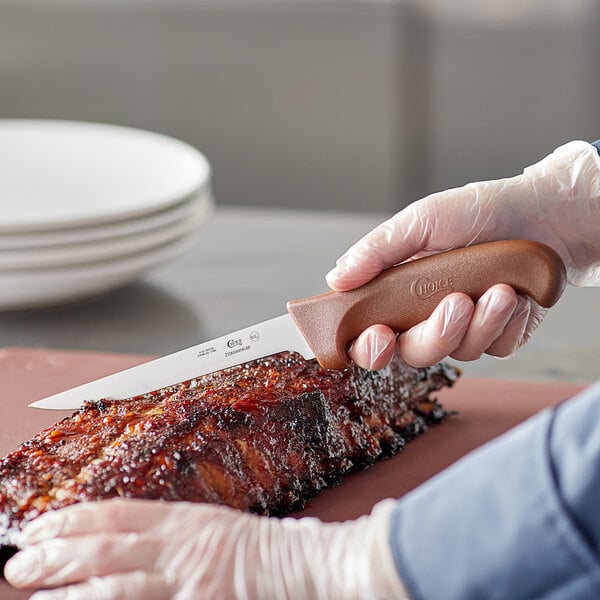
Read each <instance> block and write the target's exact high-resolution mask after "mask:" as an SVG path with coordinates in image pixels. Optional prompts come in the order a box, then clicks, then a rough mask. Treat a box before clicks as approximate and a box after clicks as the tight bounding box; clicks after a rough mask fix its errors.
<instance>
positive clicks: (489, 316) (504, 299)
mask: <svg viewBox="0 0 600 600" xmlns="http://www.w3.org/2000/svg"><path fill="white" fill-rule="evenodd" d="M523 300H525V299H524V298H523ZM523 304H525V305H527V306H528V304H527V302H526V301H525V302H521V303H519V301H518V299H517V294H516V293H515V291H514V290H513V289H512V288H511V287H509V286H508V285H496V286H494V287H492V288H490V289H489V290H488V291H487V292H485V294H483V296H481V298H480V299H479V300H478V302H477V304H476V305H475V310H474V311H473V315H472V317H471V322H470V323H469V327H468V328H467V330H466V332H465V335H464V337H463V338H462V340H461V342H460V346H459V347H458V348H457V349H456V350H454V351H453V352H451V353H450V355H451V356H452V358H455V359H457V360H464V361H466V360H476V359H478V358H479V357H480V356H481V355H482V354H483V353H484V352H487V353H488V354H491V353H492V351H493V350H494V347H495V351H496V352H498V354H496V356H507V355H508V354H510V353H511V352H513V351H514V349H515V346H516V344H517V342H518V340H520V339H521V336H522V334H523V329H524V327H525V323H526V322H527V321H526V320H525V321H524V322H523V323H522V327H521V321H522V318H523V317H522V313H523V310H522V306H523ZM527 312H528V310H527ZM526 317H527V315H525V319H526Z"/></svg>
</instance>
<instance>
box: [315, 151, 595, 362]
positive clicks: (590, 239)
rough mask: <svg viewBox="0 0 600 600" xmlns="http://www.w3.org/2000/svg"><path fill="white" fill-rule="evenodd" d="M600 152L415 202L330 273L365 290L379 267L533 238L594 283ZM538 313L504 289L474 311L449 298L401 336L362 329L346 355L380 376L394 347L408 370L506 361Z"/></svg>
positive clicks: (551, 160)
mask: <svg viewBox="0 0 600 600" xmlns="http://www.w3.org/2000/svg"><path fill="white" fill-rule="evenodd" d="M598 145H600V144H597V146H594V145H592V144H589V143H587V142H581V141H576V142H570V143H568V144H566V145H564V146H561V147H560V148H558V149H557V150H555V151H554V152H553V153H552V154H550V155H549V156H547V157H546V158H544V159H543V160H542V161H540V162H538V163H537V164H534V165H532V166H531V167H528V168H526V169H525V170H524V172H523V173H522V174H521V175H518V176H516V177H511V178H508V179H500V180H496V181H484V182H478V183H470V184H468V185H466V186H464V187H462V188H456V189H452V190H447V191H444V192H440V193H438V194H433V195H431V196H428V197H427V198H424V199H423V200H419V201H417V202H414V203H413V204H411V205H409V206H408V207H406V208H405V209H404V210H402V211H400V212H399V213H397V214H396V215H394V216H393V217H391V218H390V219H388V220H387V221H385V222H384V223H382V224H381V225H379V226H378V227H376V228H375V229H374V230H373V231H371V232H370V233H368V234H367V235H366V236H365V237H363V238H362V239H361V240H360V241H358V242H357V243H356V244H355V245H354V246H352V247H351V248H350V249H349V250H348V251H347V252H346V253H345V254H344V256H343V257H342V258H340V259H339V260H338V264H337V266H336V268H334V269H333V270H332V271H331V272H330V273H329V274H328V276H327V281H328V283H329V285H330V286H331V287H332V288H333V289H335V290H339V291H344V290H349V289H353V288H355V287H358V286H360V285H362V284H363V283H366V282H367V281H369V280H370V279H371V278H373V277H374V276H375V275H377V274H378V273H379V272H380V271H382V270H383V269H386V268H388V267H390V266H392V265H394V264H397V263H400V262H403V261H406V260H411V259H413V258H416V257H419V256H423V255H427V254H433V253H436V252H441V251H443V250H448V249H451V248H456V247H460V246H468V245H471V244H476V243H481V242H486V241H492V240H498V239H533V240H538V241H541V242H545V243H546V244H548V245H550V246H551V247H552V248H554V249H555V250H556V251H557V252H558V253H559V254H560V256H561V257H562V258H563V260H564V261H565V264H566V267H567V275H568V280H569V282H570V283H572V284H573V285H599V284H600V267H599V266H598V265H599V263H600V238H599V236H598V231H599V230H600V155H599V154H598V152H597V147H598ZM544 314H545V311H544V310H542V309H541V308H540V307H539V306H537V305H536V304H535V303H534V302H533V301H531V300H529V299H528V298H525V297H518V296H517V295H516V294H515V292H514V291H513V290H512V289H511V288H509V287H508V286H505V285H499V286H494V287H493V288H491V289H490V290H488V292H487V293H486V294H484V295H483V296H482V298H481V299H480V300H479V301H478V302H477V303H476V304H474V303H473V302H472V301H471V299H470V298H469V297H468V296H466V295H464V294H450V295H449V296H447V297H446V298H445V299H444V300H442V302H441V303H440V305H439V307H438V309H437V310H436V311H435V312H434V313H433V315H432V316H431V317H430V318H429V319H428V320H427V321H424V322H423V323H420V324H419V325H417V326H415V327H413V328H412V329H410V330H409V331H407V332H405V333H403V334H402V335H401V336H400V337H399V338H398V340H397V344H396V336H395V332H393V331H392V330H390V329H389V328H387V327H385V326H383V325H377V326H375V327H371V328H369V329H367V330H366V331H365V332H363V334H361V335H360V336H359V337H358V338H357V340H355V342H354V344H353V346H352V348H351V350H350V352H349V354H350V356H351V358H352V359H353V360H354V361H355V362H356V363H357V364H358V365H360V366H361V367H364V368H367V369H379V368H381V367H383V366H385V365H386V364H387V363H388V362H389V361H390V360H391V357H392V355H393V352H394V349H395V346H397V348H398V350H399V351H400V354H401V355H402V357H403V358H404V359H405V360H406V361H407V362H409V363H410V364H412V365H414V366H427V365H430V364H433V363H435V362H437V361H439V360H441V359H443V358H445V357H446V356H448V355H449V356H452V357H453V358H456V359H458V360H475V359H477V358H479V357H480V356H481V355H482V354H483V353H484V352H485V353H488V354H491V355H494V356H499V357H506V356H510V355H511V354H513V353H514V352H515V351H516V349H517V348H518V347H519V345H521V344H523V343H524V342H525V341H526V340H527V339H528V337H529V336H530V335H531V333H532V331H533V329H534V328H535V326H536V325H537V324H539V322H540V321H541V320H542V318H543V316H544Z"/></svg>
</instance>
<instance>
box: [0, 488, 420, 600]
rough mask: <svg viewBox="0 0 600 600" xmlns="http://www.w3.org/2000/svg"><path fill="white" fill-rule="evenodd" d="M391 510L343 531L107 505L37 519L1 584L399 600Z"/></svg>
mask: <svg viewBox="0 0 600 600" xmlns="http://www.w3.org/2000/svg"><path fill="white" fill-rule="evenodd" d="M394 505H395V502H394V501H393V500H387V501H384V502H380V503H379V504H378V505H377V506H376V507H375V508H374V509H373V512H372V513H371V515H369V516H368V517H362V518H360V519H358V520H356V521H348V522H345V523H322V522H321V521H319V520H318V519H314V518H303V519H299V520H297V519H293V518H287V519H275V518H268V517H259V516H256V515H250V514H247V513H240V512H238V511H235V510H233V509H230V508H225V507H222V506H215V505H209V504H192V503H187V502H159V501H144V500H121V499H117V500H108V501H103V502H97V503H84V504H78V505H75V506H72V507H69V508H65V509H62V510H58V511H53V512H49V513H46V514H44V515H42V516H41V517H38V518H37V519H36V520H35V521H33V522H32V523H31V524H30V525H28V526H27V527H26V528H25V529H24V533H23V536H22V546H23V547H24V548H25V549H24V550H22V551H21V552H19V553H17V554H16V555H15V556H14V557H13V558H11V559H10V560H9V561H8V563H7V564H6V567H5V577H6V578H7V579H8V581H9V582H10V583H11V584H12V585H14V586H16V587H20V588H38V587H51V588H57V589H54V590H49V591H42V592H38V593H36V594H34V595H33V596H32V599H35V600H42V599H43V600H58V599H59V598H60V599H68V600H79V599H81V600H95V599H102V600H108V599H119V600H125V599H131V600H139V599H140V598H144V600H159V599H167V598H174V599H177V600H183V599H186V600H187V599H190V600H192V599H197V598H203V599H211V598H227V599H229V598H245V599H253V598H255V599H260V600H268V599H269V598H277V599H278V600H280V599H293V600H299V599H302V598H307V599H308V598H311V599H312V598H315V599H354V598H365V599H366V598H369V599H376V598H382V599H386V598H390V599H391V598H397V599H399V600H402V599H403V598H408V596H407V594H406V592H405V590H404V588H403V585H402V583H401V581H400V579H399V577H398V575H397V573H396V569H395V566H394V562H393V559H392V556H391V552H390V548H389V519H390V513H391V510H392V508H393V507H394Z"/></svg>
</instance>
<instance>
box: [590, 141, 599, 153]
mask: <svg viewBox="0 0 600 600" xmlns="http://www.w3.org/2000/svg"><path fill="white" fill-rule="evenodd" d="M592 146H596V150H598V154H600V140H596V141H595V142H592Z"/></svg>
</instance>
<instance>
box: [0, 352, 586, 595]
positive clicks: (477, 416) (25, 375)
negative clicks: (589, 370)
mask: <svg viewBox="0 0 600 600" xmlns="http://www.w3.org/2000/svg"><path fill="white" fill-rule="evenodd" d="M148 358H149V357H147V356H141V355H124V354H106V353H92V352H69V351H64V350H46V349H33V348H7V349H3V350H0V382H1V384H2V396H3V397H2V400H1V402H0V455H4V454H7V453H8V452H10V451H11V450H13V449H14V448H15V447H16V446H17V445H18V444H19V443H20V442H22V441H24V440H26V439H28V438H29V437H31V436H32V435H34V434H35V433H37V432H38V431H40V430H41V429H43V428H44V427H47V426H49V425H51V424H52V423H55V422H56V421H59V420H60V419H62V418H63V417H64V416H66V415H69V414H71V411H67V412H55V411H42V410H35V409H30V408H27V405H28V404H29V403H30V402H32V401H34V400H37V399H39V398H42V397H44V396H48V395H50V394H52V393H54V392H58V391H60V390H63V389H65V388H67V387H72V386H74V385H78V384H81V383H85V382H86V381H90V380H92V379H96V378H98V377H102V376H104V375H108V374H109V373H112V372H114V371H117V370H121V369H125V368H127V367H131V366H134V365H136V364H139V363H141V362H144V361H145V360H147V359H148ZM581 388H582V386H578V385H574V384H566V383H564V384H561V383H540V382H516V381H500V380H490V379H462V380H459V382H458V383H457V384H456V385H455V386H454V388H452V389H447V390H442V391H441V392H440V393H439V394H438V396H439V399H440V400H441V401H442V403H443V404H444V406H445V407H446V408H447V409H449V410H453V411H457V414H456V415H453V416H451V417H449V418H448V419H446V420H445V421H444V423H443V424H441V425H436V426H434V427H431V428H430V429H429V431H428V432H427V433H426V434H425V435H423V436H422V437H420V438H419V439H417V440H415V441H413V442H411V443H410V444H408V446H407V447H406V448H405V449H404V450H403V451H402V452H401V453H400V454H398V455H396V456H395V457H393V458H391V459H389V460H386V461H383V462H380V463H378V464H376V465H375V466H373V467H371V468H370V469H368V470H366V471H362V472H359V473H354V474H352V475H349V476H348V477H347V478H346V479H345V480H344V482H343V483H342V484H341V485H340V486H338V487H336V488H331V489H328V490H326V491H324V492H323V493H321V494H320V495H319V496H317V497H316V498H314V499H313V500H311V501H310V502H309V504H308V506H307V507H306V508H305V510H304V511H302V512H301V513H297V515H298V516H305V515H306V516H308V515H310V516H316V517H320V518H321V519H323V520H325V521H336V520H345V519H350V518H354V517H357V516H360V515H362V514H366V513H368V512H369V511H370V510H371V508H372V506H373V505H374V504H376V503H377V502H378V501H379V500H381V499H383V498H387V497H390V496H393V497H399V496H402V495H403V494H405V493H406V492H408V491H409V490H411V489H413V488H414V487H416V486H417V485H419V484H420V483H422V482H423V481H425V480H426V479H428V478H430V477H431V476H432V475H434V474H435V473H437V472H439V471H441V470H442V469H444V468H445V467H447V466H448V465H450V464H452V463H453V462H454V461H456V460H457V459H459V458H460V457H461V456H464V455H465V454H466V453H468V452H469V451H470V450H472V449H474V448H476V447H478V446H480V445H481V444H483V443H485V442H486V441H488V440H490V439H492V438H494V437H496V436H498V435H500V434H502V433H503V432H505V431H507V430H508V429H510V428H511V427H513V426H515V425H516V424H517V423H520V422H521V421H523V420H524V419H526V418H527V417H529V416H531V415H533V414H534V413H536V412H538V411H539V410H541V409H542V408H544V407H546V406H549V405H552V404H556V403H558V402H560V401H562V400H565V399H567V398H569V397H571V396H573V395H574V394H575V393H577V392H578V391H579V390H580V389H581ZM28 597H29V593H26V592H20V591H18V590H15V589H13V588H12V587H11V586H9V585H8V583H6V581H4V580H0V598H2V600H17V599H19V600H20V599H24V598H28Z"/></svg>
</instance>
